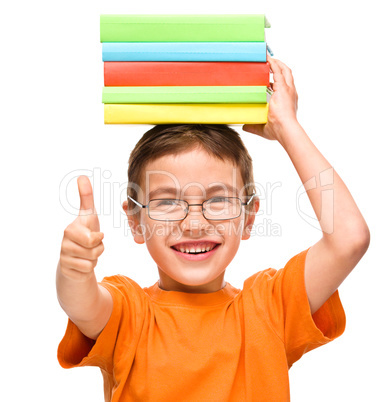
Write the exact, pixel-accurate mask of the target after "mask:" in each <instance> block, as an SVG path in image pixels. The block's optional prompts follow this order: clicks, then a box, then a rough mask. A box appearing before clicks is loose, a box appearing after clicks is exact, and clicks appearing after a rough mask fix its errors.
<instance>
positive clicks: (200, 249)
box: [171, 242, 219, 254]
mask: <svg viewBox="0 0 392 402" xmlns="http://www.w3.org/2000/svg"><path fill="white" fill-rule="evenodd" d="M217 246H219V243H212V242H203V243H197V244H195V243H183V244H178V245H175V246H171V248H173V249H174V250H176V251H179V252H180V253H185V254H205V253H208V252H209V251H211V250H213V249H214V248H216V247H217Z"/></svg>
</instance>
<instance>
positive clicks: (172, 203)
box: [128, 194, 256, 222]
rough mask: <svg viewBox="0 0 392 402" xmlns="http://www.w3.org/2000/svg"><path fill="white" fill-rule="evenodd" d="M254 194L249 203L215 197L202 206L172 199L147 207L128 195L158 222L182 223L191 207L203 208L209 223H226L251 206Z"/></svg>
mask: <svg viewBox="0 0 392 402" xmlns="http://www.w3.org/2000/svg"><path fill="white" fill-rule="evenodd" d="M255 195H256V194H252V195H251V196H249V197H250V199H249V200H248V201H247V202H242V201H241V199H239V198H237V197H213V198H210V199H208V200H205V201H203V203H201V204H189V203H188V202H187V201H185V200H176V199H170V198H157V199H153V200H150V201H149V203H148V204H147V205H143V204H141V203H140V202H137V201H136V200H134V199H133V198H132V197H130V196H129V195H128V198H129V199H130V200H131V201H132V202H134V203H135V204H136V205H138V206H139V207H140V208H147V210H148V216H149V217H150V218H151V219H154V220H156V221H166V222H171V221H182V220H184V219H185V218H186V217H187V216H188V212H189V207H192V206H201V207H202V213H203V216H204V218H206V219H207V220H209V221H225V220H228V219H235V218H238V217H239V216H240V215H241V212H242V207H243V206H245V205H249V203H250V202H251V201H252V199H253V197H254V196H255Z"/></svg>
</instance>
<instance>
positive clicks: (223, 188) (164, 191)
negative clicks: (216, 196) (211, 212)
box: [148, 183, 239, 200]
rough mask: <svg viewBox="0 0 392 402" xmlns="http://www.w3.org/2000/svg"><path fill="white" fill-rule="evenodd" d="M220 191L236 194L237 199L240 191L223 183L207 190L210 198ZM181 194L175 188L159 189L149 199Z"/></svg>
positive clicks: (150, 194)
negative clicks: (210, 195)
mask: <svg viewBox="0 0 392 402" xmlns="http://www.w3.org/2000/svg"><path fill="white" fill-rule="evenodd" d="M218 191H225V194H226V191H227V192H231V193H234V194H235V196H236V197H238V194H239V191H238V190H237V189H236V188H235V187H233V186H231V185H230V184H226V183H222V184H217V185H214V186H210V187H208V188H207V189H206V195H207V196H208V195H209V194H213V193H216V192H218ZM180 193H181V190H180V189H177V188H175V187H158V188H156V189H154V190H152V191H150V192H149V194H148V199H149V200H151V199H153V198H155V197H157V196H160V195H162V194H170V195H174V196H178V195H179V194H180Z"/></svg>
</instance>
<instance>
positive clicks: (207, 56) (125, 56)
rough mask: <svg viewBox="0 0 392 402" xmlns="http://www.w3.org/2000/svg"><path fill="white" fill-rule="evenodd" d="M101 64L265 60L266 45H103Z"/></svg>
mask: <svg viewBox="0 0 392 402" xmlns="http://www.w3.org/2000/svg"><path fill="white" fill-rule="evenodd" d="M102 60H103V61H255V62H266V61H267V45H266V42H122V43H120V42H106V43H102Z"/></svg>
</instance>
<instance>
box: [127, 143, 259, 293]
mask: <svg viewBox="0 0 392 402" xmlns="http://www.w3.org/2000/svg"><path fill="white" fill-rule="evenodd" d="M243 186H244V184H243V181H242V178H241V173H240V170H239V168H237V167H236V166H234V165H233V164H232V163H231V162H230V161H222V160H219V159H217V158H214V157H212V156H210V155H208V154H207V153H206V152H205V151H204V150H202V149H194V150H190V151H186V152H184V153H181V154H179V155H167V156H163V157H161V158H159V159H157V160H155V161H153V162H150V163H148V164H147V166H146V169H145V174H144V177H143V178H142V183H141V188H142V192H141V194H140V195H141V196H140V198H139V202H142V203H143V204H145V205H146V204H148V202H149V200H151V199H154V198H164V199H166V198H171V199H182V200H186V201H188V203H189V204H201V203H202V202H203V201H204V200H206V199H209V198H211V197H216V196H225V197H237V196H238V197H239V198H240V199H241V200H242V201H243V202H245V201H247V198H245V197H244V195H246V192H245V189H244V188H243ZM170 189H171V190H170ZM126 208H127V205H126V203H124V209H126ZM244 208H245V207H242V211H241V215H240V216H239V217H236V218H234V219H230V220H223V221H213V220H206V219H205V218H204V216H203V214H202V208H201V206H190V207H189V213H188V216H187V217H186V218H185V219H184V220H182V221H175V222H163V221H157V220H153V219H151V218H150V217H149V216H148V211H147V208H143V209H142V211H141V212H140V221H139V220H138V219H137V218H136V215H131V216H130V218H129V224H130V226H131V228H132V233H133V236H134V239H135V241H136V242H137V243H140V244H142V243H146V245H147V248H148V251H149V252H150V254H151V256H152V258H153V259H154V261H155V262H156V263H157V265H158V271H159V276H160V281H159V286H160V287H161V288H162V289H164V290H176V291H183V292H192V293H207V292H214V291H217V290H219V289H221V288H222V287H223V286H224V285H225V282H224V280H223V277H224V272H225V269H226V267H227V266H228V265H229V263H230V262H231V260H232V259H233V258H234V256H235V254H236V253H237V250H238V247H239V245H240V241H241V239H247V238H249V233H250V229H251V227H252V224H253V222H254V218H255V213H256V212H257V209H258V203H257V202H256V203H255V207H254V209H253V213H250V214H249V215H248V216H246V215H245V209H244ZM245 219H246V221H245ZM198 246H199V247H200V249H201V250H202V249H203V248H204V247H205V248H206V249H207V250H208V249H210V248H211V247H212V249H211V250H210V251H207V252H205V253H199V254H192V251H196V252H197V251H198V250H197V248H198ZM192 247H193V248H194V250H192ZM181 249H182V250H181ZM187 249H188V251H190V253H187V252H186V251H187Z"/></svg>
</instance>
